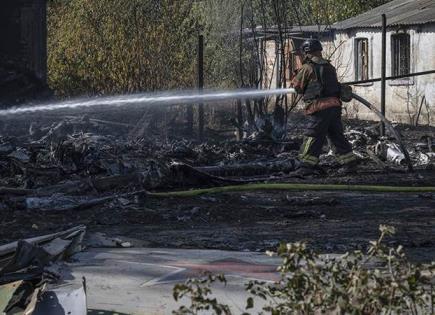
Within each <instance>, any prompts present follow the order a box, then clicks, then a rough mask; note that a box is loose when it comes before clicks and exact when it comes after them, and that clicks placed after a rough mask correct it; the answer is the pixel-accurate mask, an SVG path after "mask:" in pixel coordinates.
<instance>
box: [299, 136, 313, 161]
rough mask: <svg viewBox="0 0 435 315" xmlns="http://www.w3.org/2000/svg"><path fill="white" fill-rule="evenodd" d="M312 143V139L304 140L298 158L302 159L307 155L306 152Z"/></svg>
mask: <svg viewBox="0 0 435 315" xmlns="http://www.w3.org/2000/svg"><path fill="white" fill-rule="evenodd" d="M313 142H314V138H313V137H306V138H305V140H304V143H303V144H302V150H301V154H300V156H301V157H303V156H305V155H307V154H308V151H309V150H310V147H311V145H312V144H313Z"/></svg>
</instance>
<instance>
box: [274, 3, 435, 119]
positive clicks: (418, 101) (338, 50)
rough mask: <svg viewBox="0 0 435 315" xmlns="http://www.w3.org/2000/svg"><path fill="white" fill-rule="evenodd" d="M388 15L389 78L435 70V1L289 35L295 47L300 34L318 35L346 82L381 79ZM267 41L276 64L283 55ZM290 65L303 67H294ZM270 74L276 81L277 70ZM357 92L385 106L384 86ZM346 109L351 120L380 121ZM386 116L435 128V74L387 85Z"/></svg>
mask: <svg viewBox="0 0 435 315" xmlns="http://www.w3.org/2000/svg"><path fill="white" fill-rule="evenodd" d="M382 14H386V16H387V25H388V28H387V46H386V50H387V58H386V59H387V62H386V72H387V77H388V76H398V75H405V74H410V73H415V72H422V71H429V70H435V0H394V1H391V2H389V3H387V4H384V5H382V6H380V7H377V8H375V9H373V10H370V11H368V12H365V13H363V14H361V15H358V16H356V17H353V18H350V19H348V20H345V21H342V22H339V23H335V24H333V25H332V26H329V27H323V28H322V29H321V30H320V31H317V32H314V31H313V30H314V28H313V27H300V28H298V27H293V29H292V31H291V32H289V33H288V36H289V37H290V38H291V39H289V41H290V42H291V44H290V46H292V47H297V46H298V45H299V44H300V39H299V38H298V39H296V40H295V39H294V38H292V36H296V37H297V35H295V34H297V31H298V30H299V33H300V34H301V35H302V37H310V36H315V37H318V38H319V39H320V40H321V41H322V42H323V44H324V46H325V49H324V55H325V57H326V58H329V59H331V62H332V63H333V64H334V65H335V66H336V67H337V70H338V74H339V78H340V80H341V82H350V81H361V80H366V79H373V78H380V77H381V55H382V54H381V53H382V49H381V47H382V29H381V25H382V17H381V16H382ZM314 33H315V34H314ZM266 41H267V43H268V44H267V45H266V47H268V49H267V50H266V55H267V57H266V62H267V63H268V64H269V65H271V64H273V62H272V61H271V60H273V59H277V58H279V56H278V57H276V52H275V51H276V45H275V46H274V45H273V44H271V43H272V42H273V40H272V39H266ZM293 59H294V58H293ZM275 64H277V63H276V62H275ZM288 64H289V66H290V67H294V66H297V65H296V64H295V63H294V62H289V63H288ZM269 68H270V67H269ZM269 72H270V74H269V76H272V75H273V74H272V73H273V71H272V70H269ZM353 87H354V91H355V92H356V93H357V94H359V95H361V96H362V97H364V98H366V99H368V100H369V101H370V102H372V103H373V104H375V105H377V106H380V96H381V83H380V82H374V83H364V84H359V85H354V86H353ZM345 108H346V113H347V115H349V116H350V117H354V118H360V119H369V120H371V119H376V118H375V116H374V115H373V114H372V113H371V112H370V111H369V110H368V109H366V108H364V107H363V106H361V105H358V104H357V103H356V102H355V103H350V104H348V105H347V106H346V107H345ZM419 112H420V114H418V113H419ZM386 116H387V118H388V119H390V120H392V121H397V122H403V123H411V124H415V122H416V120H417V116H418V117H419V118H418V122H419V124H427V123H430V124H431V125H435V74H430V75H424V76H416V77H409V78H404V79H400V80H389V81H387V84H386Z"/></svg>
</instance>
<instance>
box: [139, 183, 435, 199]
mask: <svg viewBox="0 0 435 315" xmlns="http://www.w3.org/2000/svg"><path fill="white" fill-rule="evenodd" d="M259 190H261V191H267V190H275V191H276V190H285V191H352V192H355V191H356V192H375V193H435V187H430V186H427V187H415V186H409V187H402V186H376V185H334V184H298V183H264V184H263V183H261V184H246V185H231V186H221V187H213V188H201V189H192V190H185V191H171V192H157V193H148V195H149V196H151V197H164V198H166V197H196V196H201V195H206V194H217V193H225V192H241V191H259Z"/></svg>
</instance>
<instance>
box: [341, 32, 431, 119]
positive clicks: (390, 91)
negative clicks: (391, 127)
mask: <svg viewBox="0 0 435 315" xmlns="http://www.w3.org/2000/svg"><path fill="white" fill-rule="evenodd" d="M397 31H398V30H397V29H394V30H389V31H388V33H387V68H386V71H387V76H391V75H392V62H391V55H392V54H391V35H392V34H396V33H397ZM401 31H405V32H406V33H408V34H409V35H410V41H411V43H410V44H411V48H410V49H411V51H410V58H411V63H410V67H411V68H410V71H411V72H420V71H426V70H434V69H435V24H432V25H422V26H420V27H407V28H406V29H402V30H401ZM357 38H367V39H368V40H369V78H378V77H380V76H381V42H382V41H381V39H382V34H381V31H380V29H359V30H351V31H348V32H338V33H336V36H335V40H334V43H335V45H336V46H337V45H339V44H340V43H341V46H340V49H339V50H338V51H337V53H336V54H335V55H334V56H332V61H333V63H334V64H336V65H338V68H337V69H338V73H339V76H340V77H341V79H342V81H354V80H356V77H355V64H356V60H355V59H356V54H355V49H356V47H355V46H356V42H355V40H356V39H357ZM380 88H381V83H380V82H375V83H369V84H361V85H357V86H354V91H355V92H356V93H357V94H359V95H361V96H362V97H365V98H367V99H368V100H369V101H371V102H372V103H374V104H376V105H378V106H379V107H380V105H379V104H380V95H381V90H380ZM423 96H425V97H426V99H427V102H426V103H423V107H422V111H421V114H420V118H419V123H420V124H428V123H430V124H431V125H435V74H432V75H425V76H419V77H414V78H412V79H410V80H409V81H407V80H397V81H387V87H386V115H387V118H388V119H390V120H392V121H397V122H401V123H411V124H413V123H415V120H416V117H417V113H418V110H419V107H420V105H421V101H422V97H423ZM345 108H346V113H347V115H348V116H349V117H352V118H360V119H368V120H376V117H375V116H374V115H373V114H372V113H371V112H370V111H369V110H368V109H366V108H364V107H362V106H360V105H359V104H358V103H357V102H353V103H350V104H347V105H346V107H345Z"/></svg>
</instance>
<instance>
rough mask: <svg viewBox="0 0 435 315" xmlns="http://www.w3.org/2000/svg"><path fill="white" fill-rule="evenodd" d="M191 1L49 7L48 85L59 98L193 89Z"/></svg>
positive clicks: (119, 0) (83, 0)
mask: <svg viewBox="0 0 435 315" xmlns="http://www.w3.org/2000/svg"><path fill="white" fill-rule="evenodd" d="M193 5H194V2H193V0H178V1H172V0H158V1H157V0H93V1H88V0H70V1H59V0H57V1H52V2H51V3H50V5H49V14H48V16H49V19H48V21H49V23H48V33H49V37H48V46H49V58H48V67H49V84H50V86H51V87H52V88H54V90H55V91H57V92H58V94H62V95H71V94H84V93H88V94H98V93H121V92H135V91H149V90H158V89H166V88H187V87H188V88H191V87H193V86H194V78H195V76H194V73H195V66H194V65H195V57H194V56H195V53H196V52H195V47H196V46H195V44H196V38H197V32H198V23H197V19H196V18H195V16H194V14H193V11H194V10H193Z"/></svg>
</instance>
